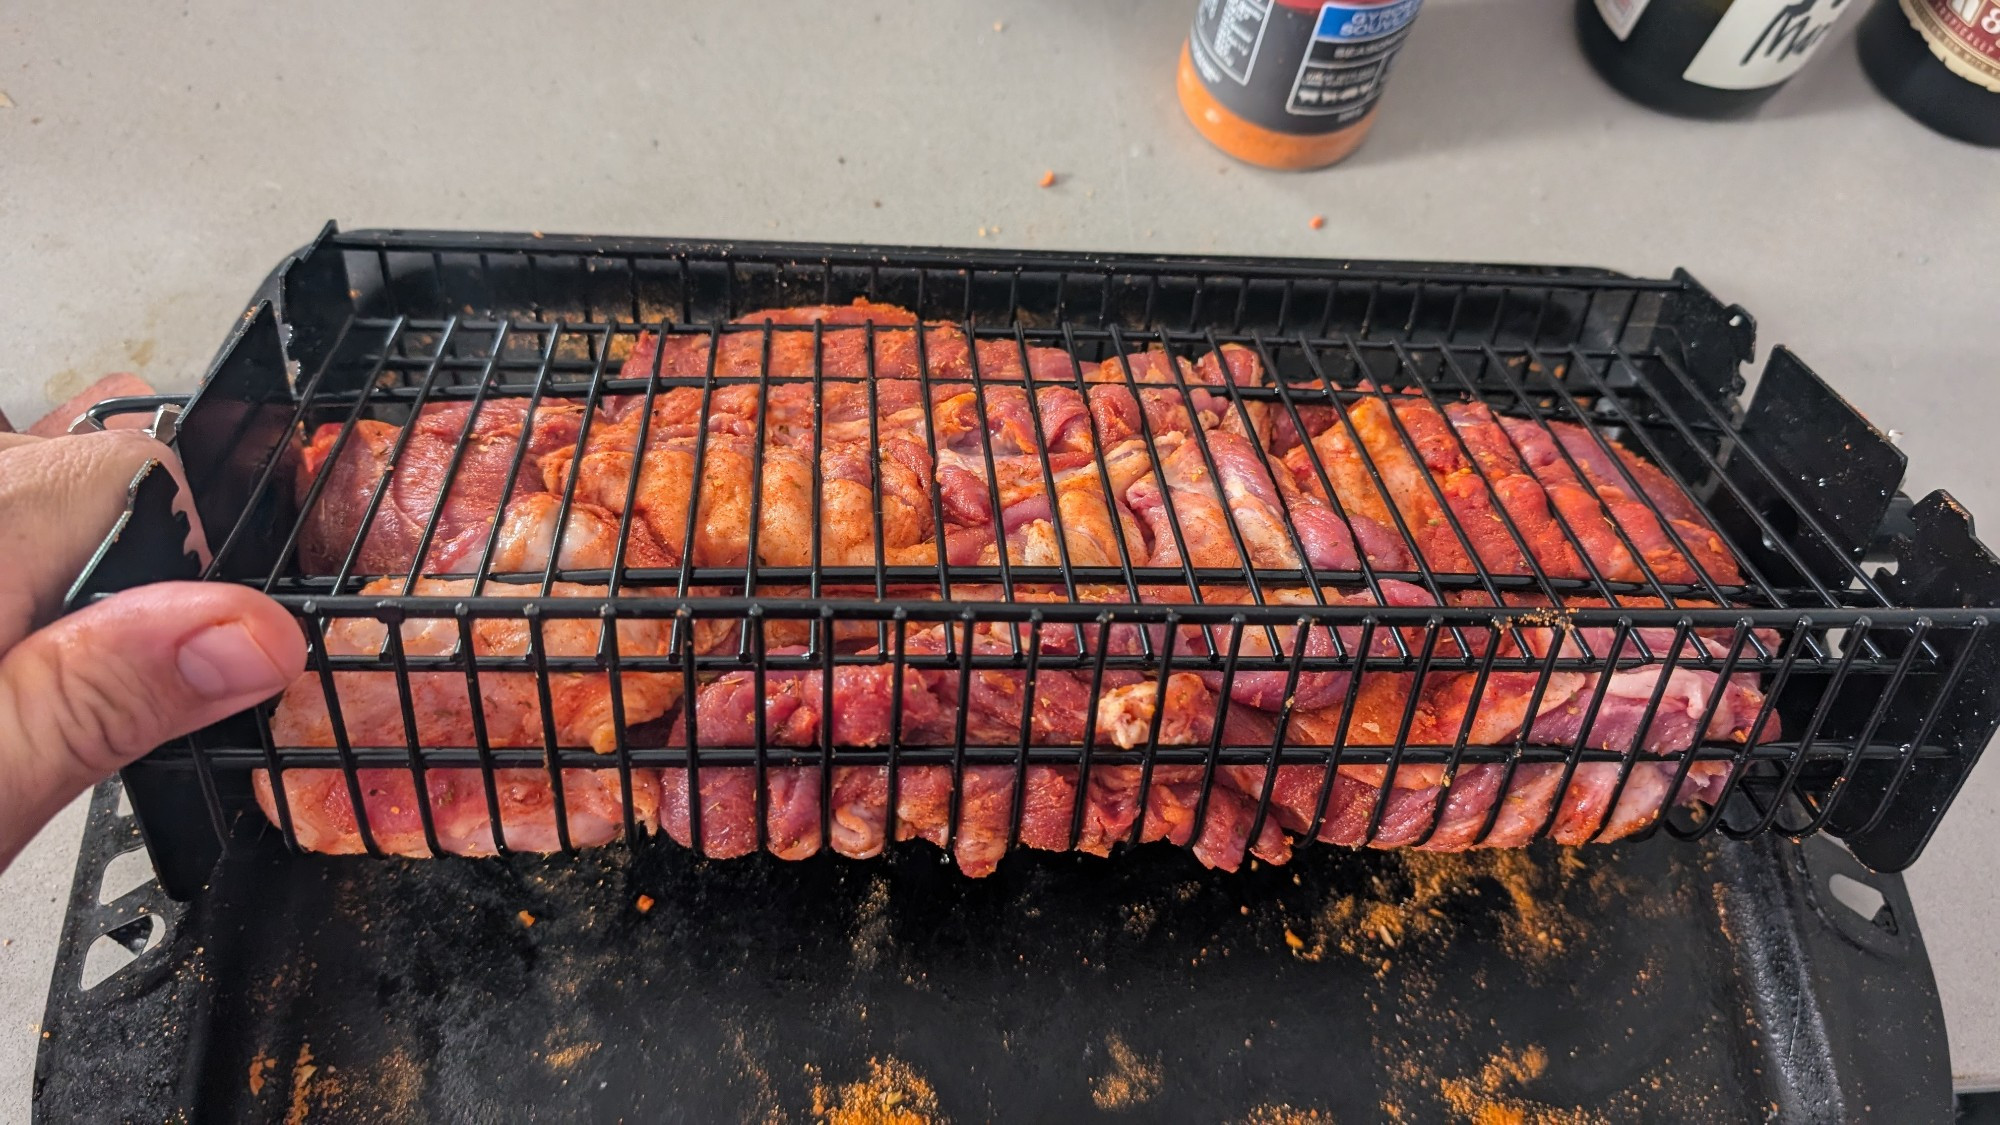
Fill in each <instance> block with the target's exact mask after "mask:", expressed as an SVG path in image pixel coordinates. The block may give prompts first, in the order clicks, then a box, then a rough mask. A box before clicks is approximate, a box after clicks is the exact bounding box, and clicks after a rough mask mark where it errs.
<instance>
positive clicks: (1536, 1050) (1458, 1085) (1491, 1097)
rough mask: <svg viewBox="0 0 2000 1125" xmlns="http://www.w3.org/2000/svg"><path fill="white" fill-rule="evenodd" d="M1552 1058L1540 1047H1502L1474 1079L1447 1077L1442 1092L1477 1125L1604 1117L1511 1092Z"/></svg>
mask: <svg viewBox="0 0 2000 1125" xmlns="http://www.w3.org/2000/svg"><path fill="white" fill-rule="evenodd" d="M1548 1066H1549V1058H1548V1055H1547V1054H1546V1053H1544V1052H1543V1050H1542V1049H1541V1048H1540V1047H1536V1046H1530V1047H1528V1048H1526V1049H1525V1050H1521V1051H1514V1050H1508V1049H1504V1048H1503V1049H1502V1050H1501V1051H1500V1052H1499V1053H1497V1054H1495V1055H1494V1056H1493V1057H1492V1058H1490V1059H1488V1060H1487V1061H1486V1065H1485V1066H1483V1067H1481V1068H1480V1070H1479V1073H1478V1075H1476V1076H1474V1077H1470V1078H1445V1079H1441V1080H1439V1082H1438V1092H1439V1093H1440V1094H1442V1095H1443V1096H1444V1101H1445V1104H1446V1105H1448V1106H1450V1107H1451V1111H1452V1112H1453V1113H1454V1114H1457V1115H1458V1116H1459V1117H1460V1118H1462V1119H1464V1120H1467V1121H1470V1122H1473V1123H1474V1125H1591V1123H1593V1122H1598V1121H1602V1120H1604V1118H1602V1117H1601V1116H1599V1115H1597V1114H1594V1113H1589V1112H1587V1111H1585V1110H1581V1109H1558V1108H1556V1107H1554V1106H1548V1105H1543V1104H1542V1103H1540V1102H1535V1101H1531V1100H1529V1099H1527V1098H1524V1097H1520V1096H1518V1095H1515V1094H1512V1093H1508V1092H1507V1091H1508V1089H1509V1088H1510V1087H1511V1088H1516V1089H1518V1088H1519V1087H1523V1086H1526V1085H1527V1084H1528V1083H1530V1082H1532V1081H1534V1080H1535V1079H1537V1078H1540V1077H1541V1076H1542V1074H1543V1073H1544V1072H1545V1071H1547V1070H1548Z"/></svg>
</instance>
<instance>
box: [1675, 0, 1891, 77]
mask: <svg viewBox="0 0 2000 1125" xmlns="http://www.w3.org/2000/svg"><path fill="white" fill-rule="evenodd" d="M1859 7H1861V0H1736V3H1734V4H1731V5H1730V6H1729V10H1728V11H1727V12H1724V13H1723V15H1722V22H1720V23H1718V24H1716V25H1715V30H1714V31H1712V32H1710V33H1709V36H1708V41H1707V42H1705V43H1703V44H1702V45H1701V50H1699V51H1697V52H1695V56H1694V61H1692V62H1690V63H1688V68H1687V69H1686V70H1685V71H1682V72H1681V77H1682V78H1684V79H1686V80H1687V81H1689V82H1693V83H1695V84H1696V85H1700V86H1710V87H1713V88H1715V89H1717V90H1761V89H1763V88H1765V87H1766V86H1776V85H1777V84H1778V83H1780V82H1783V81H1784V80H1785V79H1787V78H1790V77H1791V76H1792V75H1794V74H1797V73H1798V71H1799V68H1800V67H1802V66H1804V65H1806V60H1808V59H1810V58H1812V55H1813V52H1814V51H1816V50H1818V49H1819V45H1820V44H1821V43H1822V42H1825V40H1826V35H1827V32H1829V31H1832V30H1833V25H1834V24H1835V23H1837V22H1839V20H1840V17H1841V16H1843V15H1846V14H1847V11H1848V9H1850V8H1859Z"/></svg>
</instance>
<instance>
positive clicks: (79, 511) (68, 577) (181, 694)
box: [0, 430, 305, 870]
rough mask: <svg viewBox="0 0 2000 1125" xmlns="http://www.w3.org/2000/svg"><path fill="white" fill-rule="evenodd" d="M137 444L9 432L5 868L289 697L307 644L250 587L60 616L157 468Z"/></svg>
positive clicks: (147, 443)
mask: <svg viewBox="0 0 2000 1125" xmlns="http://www.w3.org/2000/svg"><path fill="white" fill-rule="evenodd" d="M152 459H159V460H162V461H165V462H167V463H169V464H172V463H173V453H172V452H170V451H169V450H168V449H167V448H166V447H165V446H163V445H161V444H159V443H158V442H155V441H153V440H152V439H150V438H147V437H145V436H143V435H142V434H139V433H137V432H134V431H131V430H108V431H104V432H101V433H91V434H79V435H74V436H67V437H56V438H37V437H30V436H28V435H26V434H14V433H4V432H0V870H4V869H5V868H6V867H7V865H8V864H9V863H11V862H13V859H14V856H15V855H17V854H18V853H19V852H20V850H21V848H22V847H24V846H25V845H26V844H27V843H28V841H29V840H30V839H32V838H33V837H34V835H35V833H36V832H38V831H39V830H40V829H41V827H42V825H43V824H45V823H47V821H48V819H49V818H50V817H52V816H54V815H55V814H56V813H57V812H59V811H60V810H61V809H62V807H63V806H64V805H66V804H68V803H69V801H70V800H72V799H73V798H74V797H75V796H76V795H77V794H78V793H81V792H83V791H84V790H85V789H87V788H89V787H90V786H91V785H94V784H96V782H97V781H98V780H99V779H101V778H103V777H105V776H106V775H108V774H110V773H111V772H112V771H114V770H116V769H118V768H119V767H121V766H124V765H126V764H127V763H129V762H131V761H132V760H133V759H135V758H138V757H139V756H141V755H143V754H145V753H146V752H147V751H149V750H151V749H153V747H155V746H158V745H159V744H160V743H162V742H166V741H168V740H170V739H174V738H178V737H180V736H182V735H184V734H187V733H189V732H191V731H194V730H198V729H200V728H201V727H203V726H206V725H208V724H209V723H212V722H215V721H217V720H219V719H222V718H224V717H226V716H228V715H230V714H233V713H235V712H237V711H241V710H243V709H244V708H246V707H250V706H252V705H254V704H256V703H258V702H260V701H262V700H264V699H267V698H269V697H271V696H273V695H275V694H277V693H278V692H279V691H282V690H283V689H284V687H285V685H286V684H288V683H290V682H291V681H292V679H293V678H294V677H296V676H297V675H298V674H299V672H300V671H301V670H302V669H303V668H304V666H305V639H304V637H302V636H301V635H300V633H299V629H298V626H297V625H296V624H295V623H294V622H293V620H292V617H291V615H290V614H288V613H286V612H285V610H284V609H283V607H281V606H279V605H278V604H277V603H276V602H274V601H272V600H271V599H269V598H267V597H265V596H264V595H262V594H260V593H258V592H257V591H255V590H250V589H247V588H245V587H241V586H234V585H228V584H224V583H219V582H218V583H207V582H163V583H160V584H157V585H153V586H143V587H140V588H138V589H133V590H126V591H124V592H123V593H120V594H118V595H116V596H114V597H111V598H107V599H105V600H104V601H102V602H99V603H97V604H96V605H92V606H89V607H88V608H85V609H83V610H81V611H79V612H77V613H73V614H70V615H69V616H67V617H61V618H60V619H59V618H58V616H57V615H58V614H59V613H60V612H61V609H62V599H63V595H64V593H65V592H67V590H68V588H69V585H70V583H71V582H73V581H74V580H75V578H76V576H77V574H78V573H80V572H81V571H82V569H83V567H84V564H85V563H86V562H88V561H89V559H90V556H91V554H92V552H94V551H95V550H96V549H97V546H98V544H99V543H101V542H102V541H103V539H104V535H105V533H106V532H107V531H109V530H110V529H111V525H112V524H113V522H115V521H116V520H117V518H118V517H119V515H120V514H122V513H123V511H124V507H125V499H126V493H127V490H128V489H129V487H130V486H131V483H132V478H133V477H134V476H136V475H137V474H138V472H139V470H140V468H141V467H143V466H144V465H145V463H146V462H147V461H148V460H152Z"/></svg>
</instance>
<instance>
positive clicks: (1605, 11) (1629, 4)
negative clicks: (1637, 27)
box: [1597, 0, 1653, 43]
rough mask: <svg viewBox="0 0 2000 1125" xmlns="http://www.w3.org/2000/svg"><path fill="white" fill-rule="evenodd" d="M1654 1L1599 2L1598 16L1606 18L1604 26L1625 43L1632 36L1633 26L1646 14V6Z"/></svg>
mask: <svg viewBox="0 0 2000 1125" xmlns="http://www.w3.org/2000/svg"><path fill="white" fill-rule="evenodd" d="M1652 2H1653V0H1597V14H1598V15H1600V16H1603V17H1604V26H1606V27H1608V28H1610V29H1611V34H1613V35H1616V36H1617V37H1618V41H1619V42H1621V43H1622V42H1624V41H1625V40H1626V39H1627V38H1629V37H1630V36H1631V34H1632V25H1633V24H1636V23H1638V22H1639V17H1640V16H1643V15H1645V14H1646V5H1648V4H1651V3H1652Z"/></svg>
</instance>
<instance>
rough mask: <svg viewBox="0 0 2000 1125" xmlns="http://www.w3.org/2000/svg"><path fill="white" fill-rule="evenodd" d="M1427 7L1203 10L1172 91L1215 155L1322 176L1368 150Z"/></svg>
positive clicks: (1345, 3)
mask: <svg viewBox="0 0 2000 1125" xmlns="http://www.w3.org/2000/svg"><path fill="white" fill-rule="evenodd" d="M1421 3H1422V0H1326V2H1321V0H1201V4H1200V6H1199V7H1198V8H1196V10H1195V16H1194V27H1193V28H1192V30H1190V31H1189V33H1188V39H1187V42H1186V44H1185V45H1183V46H1182V47H1181V60H1180V73H1179V77H1178V79H1177V81H1176V83H1175V85H1176V87H1177V89H1178V90H1179V92H1180V99H1181V108H1182V109H1184V110H1186V111H1187V115H1188V120H1190V121H1192V122H1193V123H1194V127H1195V128H1196V129H1198V130H1200V131H1201V135H1202V136H1204V137H1207V138H1208V139H1209V141H1210V143H1212V144H1214V145H1215V147H1217V148H1219V149H1221V150H1222V151H1224V152H1226V153H1228V154H1229V155H1231V156H1233V157H1235V158H1237V159H1238V160H1243V161H1247V162H1249V163H1251V164H1261V165H1263V166H1264V167H1266V168H1284V169H1301V168H1322V167H1325V166H1326V165H1328V164H1332V163H1334V162H1335V161H1337V160H1340V159H1341V158H1342V157H1345V156H1346V155H1347V154H1348V153H1350V152H1353V151H1354V149H1355V148H1356V146H1358V145H1360V144H1361V140H1362V138H1364V137H1366V136H1367V135H1368V130H1369V128H1370V126H1372V125H1373V124H1374V122H1375V113H1376V109H1377V103H1378V101H1379V100H1380V98H1381V96H1382V88H1383V85H1384V83H1385V82H1386V80H1387V77H1388V73H1389V64H1390V63H1391V62H1392V61H1393V60H1394V59H1395V57H1396V52H1397V50H1398V49H1400V48H1401V47H1402V45H1403V40H1404V39H1405V38H1406V37H1407V36H1408V35H1409V32H1410V25H1411V23H1413V22H1414V21H1415V20H1416V18H1417V8H1418V6H1419V5H1420V4H1421Z"/></svg>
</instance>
